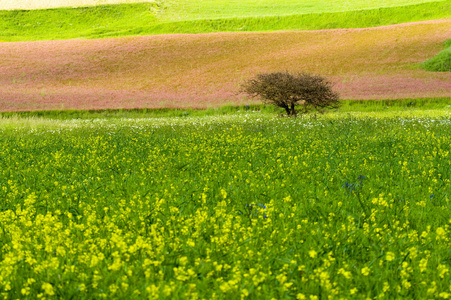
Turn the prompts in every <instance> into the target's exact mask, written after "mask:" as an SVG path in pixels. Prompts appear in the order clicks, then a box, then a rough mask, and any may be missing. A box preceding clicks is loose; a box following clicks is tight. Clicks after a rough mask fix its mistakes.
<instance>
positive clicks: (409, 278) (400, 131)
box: [0, 107, 451, 299]
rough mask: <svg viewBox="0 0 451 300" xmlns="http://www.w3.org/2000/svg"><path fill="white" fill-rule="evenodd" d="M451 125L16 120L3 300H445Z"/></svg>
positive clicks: (379, 118) (390, 115)
mask: <svg viewBox="0 0 451 300" xmlns="http://www.w3.org/2000/svg"><path fill="white" fill-rule="evenodd" d="M450 116H451V112H450V110H449V107H448V108H443V109H440V110H437V109H435V110H417V109H414V108H412V107H406V108H402V107H399V109H396V110H389V111H387V112H379V113H371V112H366V113H362V112H361V113H359V112H330V113H327V114H325V115H323V116H317V117H316V118H311V117H309V116H306V117H303V118H297V119H290V118H288V119H280V118H277V117H275V115H274V114H270V113H265V112H256V111H254V112H252V111H247V112H240V113H235V114H232V115H224V116H218V115H216V116H203V117H191V116H185V117H170V118H120V119H115V118H113V119H111V118H109V119H105V118H96V119H79V120H75V119H71V120H50V119H46V118H38V117H30V118H23V117H2V118H1V119H0V144H1V150H0V166H1V168H0V170H1V171H0V199H1V205H0V224H1V230H0V249H1V251H0V278H1V280H0V293H1V295H2V297H3V298H5V299H19V298H20V299H35V298H46V299H61V298H63V299H70V298H77V299H100V298H107V299H113V298H114V299H143V298H145V299H147V298H150V299H185V298H186V299H239V298H244V299H285V298H286V299H290V298H291V299H320V298H321V299H324V298H332V299H335V298H337V299H338V298H348V299H349V298H355V299H363V298H365V299H366V298H372V299H373V298H378V299H394V298H417V299H425V298H443V299H446V298H448V297H450V296H451V292H450V289H449V287H450V284H451V276H450V268H451V256H450V252H449V249H450V246H451V228H450V222H451V214H450V208H451V207H450V206H451V202H450V195H451V186H450V180H451V160H450V159H449V156H450V151H451V146H450V145H451V122H450Z"/></svg>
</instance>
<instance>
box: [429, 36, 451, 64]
mask: <svg viewBox="0 0 451 300" xmlns="http://www.w3.org/2000/svg"><path fill="white" fill-rule="evenodd" d="M422 66H423V68H424V69H425V70H427V71H432V72H451V39H449V40H447V41H446V42H445V49H444V50H443V51H441V52H440V53H439V54H437V55H436V56H434V57H433V58H431V59H428V60H427V61H425V62H424V63H423V64H422Z"/></svg>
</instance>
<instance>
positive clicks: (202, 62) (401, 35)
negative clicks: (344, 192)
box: [0, 19, 451, 111]
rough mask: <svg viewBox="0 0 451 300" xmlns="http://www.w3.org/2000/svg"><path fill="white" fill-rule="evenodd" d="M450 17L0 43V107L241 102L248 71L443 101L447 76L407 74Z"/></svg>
mask: <svg viewBox="0 0 451 300" xmlns="http://www.w3.org/2000/svg"><path fill="white" fill-rule="evenodd" d="M450 36H451V19H448V20H440V21H431V22H420V23H412V24H402V25H393V26H387V27H380V28H370V29H355V30H354V29H346V30H321V31H303V32H288V31H287V32H278V33H214V34H197V35H190V34H174V35H161V36H143V37H129V38H115V39H101V40H69V41H42V42H19V43H1V44H0V57H3V58H4V59H2V61H1V62H0V74H1V77H0V94H1V95H2V97H1V98H0V109H1V110H3V111H9V110H27V109H28V110H43V109H100V108H143V107H211V106H220V105H226V104H243V103H246V102H247V101H248V100H246V99H244V98H243V96H241V95H237V91H238V88H239V84H240V83H241V82H243V80H245V79H247V78H249V77H251V76H253V75H254V74H256V73H257V72H266V71H279V70H289V71H307V72H314V73H320V74H323V75H326V76H329V77H330V78H332V79H333V80H334V82H335V83H336V88H337V90H338V91H339V92H340V94H341V95H342V98H347V99H389V98H407V97H449V96H451V73H449V72H448V73H446V72H445V73H433V72H426V71H424V70H421V69H419V68H414V67H413V66H415V65H416V64H419V63H421V62H423V61H425V60H426V59H428V58H430V57H433V56H434V55H435V54H437V53H438V52H440V51H441V50H442V49H443V46H442V43H443V42H444V41H445V40H447V39H448V38H449V37H450Z"/></svg>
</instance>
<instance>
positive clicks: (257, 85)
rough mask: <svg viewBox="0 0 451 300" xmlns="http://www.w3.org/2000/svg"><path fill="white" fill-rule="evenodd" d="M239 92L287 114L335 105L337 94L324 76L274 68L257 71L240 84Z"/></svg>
mask: <svg viewBox="0 0 451 300" xmlns="http://www.w3.org/2000/svg"><path fill="white" fill-rule="evenodd" d="M241 92H244V93H246V94H248V95H249V96H251V97H259V98H260V99H261V100H262V101H263V103H265V104H273V105H275V106H278V107H281V108H283V109H285V111H286V113H287V115H288V116H293V117H295V116H296V115H297V114H298V113H307V112H309V111H310V110H312V109H316V110H317V111H318V112H322V109H324V108H337V107H338V106H339V105H340V103H339V96H338V94H337V93H335V92H333V91H332V84H331V83H330V82H329V81H328V80H327V79H326V78H324V77H321V76H319V75H311V74H307V73H296V74H290V73H289V72H275V73H263V74H258V75H257V76H256V77H255V78H252V79H250V80H248V81H246V82H245V83H244V84H242V85H241Z"/></svg>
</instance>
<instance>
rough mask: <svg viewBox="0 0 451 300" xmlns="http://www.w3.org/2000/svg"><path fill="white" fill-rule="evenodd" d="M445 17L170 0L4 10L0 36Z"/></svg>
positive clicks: (392, 5) (407, 6)
mask: <svg viewBox="0 0 451 300" xmlns="http://www.w3.org/2000/svg"><path fill="white" fill-rule="evenodd" d="M86 1H87V0H83V1H81V2H83V3H85V2H86ZM72 2H74V1H72ZM72 2H71V3H72ZM17 3H23V2H17ZM443 18H451V0H441V1H437V0H436V1H433V2H431V1H427V0H413V1H412V0H383V1H366V0H365V1H364V0H350V1H337V0H335V1H319V0H308V1H307V0H302V1H295V0H284V1H274V0H259V1H256V0H246V1H241V0H240V1H237V0H228V1H222V0H209V1H204V0H202V1H200V0H192V1H191V0H190V1H188V0H166V1H153V2H146V3H131V4H121V5H101V6H92V7H78V8H57V9H45V10H13V11H5V10H3V11H2V10H0V41H32V40H55V39H73V38H90V39H93V38H107V37H121V36H136V35H152V34H169V33H207V32H255V31H259V32H260V31H280V30H317V29H333V28H362V27H375V26H381V25H390V24H400V23H407V22H416V21H426V20H434V19H443Z"/></svg>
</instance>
